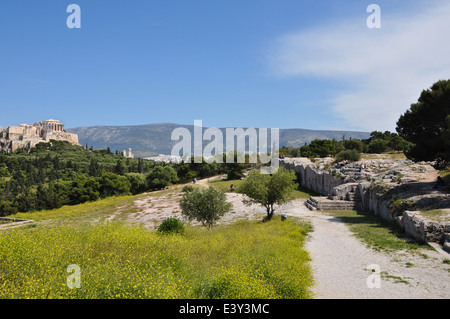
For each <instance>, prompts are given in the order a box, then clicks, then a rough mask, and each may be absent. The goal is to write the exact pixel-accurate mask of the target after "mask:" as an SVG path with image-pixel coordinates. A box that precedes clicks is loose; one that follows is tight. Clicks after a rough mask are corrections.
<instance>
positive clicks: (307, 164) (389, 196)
mask: <svg viewBox="0 0 450 319" xmlns="http://www.w3.org/2000/svg"><path fill="white" fill-rule="evenodd" d="M361 164H364V168H361ZM280 165H282V166H284V167H286V168H288V169H292V170H294V171H295V172H296V173H297V175H298V177H299V183H300V185H301V186H302V187H305V188H308V189H310V190H313V191H314V192H316V193H318V194H320V195H322V196H318V197H312V198H310V199H308V201H306V202H305V205H306V206H307V207H308V208H309V209H311V210H315V209H318V210H328V209H333V210H335V209H355V210H366V211H371V212H373V213H374V214H375V215H377V216H379V217H380V218H382V219H383V220H386V221H388V222H390V223H395V224H397V225H398V226H400V227H401V228H403V229H404V230H405V232H406V234H408V235H409V236H411V237H413V238H414V239H416V240H417V241H419V242H436V243H440V244H442V245H443V248H444V249H447V250H448V251H449V252H450V235H449V233H450V223H447V224H446V222H445V219H443V220H430V219H429V218H426V216H424V214H422V213H420V211H430V210H436V209H444V210H446V209H448V208H450V195H449V194H448V193H447V192H443V191H440V190H439V189H435V188H434V183H433V182H432V181H431V180H430V178H431V179H432V178H433V176H437V172H436V171H435V170H434V168H433V167H432V166H431V165H430V164H429V163H413V162H411V161H409V160H403V159H402V160H366V161H360V162H355V163H340V164H333V163H332V162H331V161H330V160H328V159H322V160H319V161H317V162H314V163H313V162H311V161H310V160H309V159H305V158H296V159H282V160H280ZM446 211H447V210H446ZM449 211H450V210H449ZM449 215H450V213H449Z"/></svg>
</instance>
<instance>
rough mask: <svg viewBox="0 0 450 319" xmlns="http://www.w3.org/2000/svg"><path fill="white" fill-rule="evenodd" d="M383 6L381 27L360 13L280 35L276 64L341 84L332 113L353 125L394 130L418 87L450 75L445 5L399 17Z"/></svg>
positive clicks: (279, 69)
mask: <svg viewBox="0 0 450 319" xmlns="http://www.w3.org/2000/svg"><path fill="white" fill-rule="evenodd" d="M381 10H382V15H381V19H382V27H381V29H369V28H367V26H366V25H365V19H364V18H365V17H359V20H354V21H341V22H336V23H334V24H330V25H327V26H322V27H317V28H315V29H311V30H306V31H305V30H301V31H299V32H294V33H291V34H287V35H284V36H282V37H280V38H279V39H277V41H276V42H275V46H274V50H273V52H272V55H271V58H270V60H271V66H272V67H273V71H274V72H275V74H276V75H278V76H281V77H299V76H301V77H303V78H305V77H315V78H324V79H327V80H330V79H331V80H334V81H336V82H339V83H343V84H345V87H346V90H345V91H342V92H341V93H339V94H337V95H336V96H334V98H332V100H331V101H330V106H331V111H332V112H333V115H334V116H336V117H340V118H342V119H344V121H345V123H346V125H348V126H349V127H351V128H358V129H365V130H392V131H393V130H394V129H395V122H396V121H397V119H398V117H399V116H400V114H402V113H404V111H405V110H406V109H408V108H409V106H410V104H411V103H414V102H416V101H417V98H418V97H419V95H420V93H421V91H422V90H423V89H426V88H428V87H430V86H431V85H432V84H433V83H434V82H436V81H437V80H439V79H449V78H450V41H449V36H448V34H449V31H450V4H445V5H444V4H442V3H440V5H435V6H433V7H430V8H428V9H426V10H421V12H418V13H414V14H411V13H408V14H404V15H403V16H401V17H400V16H395V15H390V14H389V12H386V11H383V7H381ZM368 15H369V14H367V16H368Z"/></svg>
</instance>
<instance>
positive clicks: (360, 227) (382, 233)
mask: <svg viewBox="0 0 450 319" xmlns="http://www.w3.org/2000/svg"><path fill="white" fill-rule="evenodd" d="M327 212H328V213H330V214H331V215H332V216H334V217H336V218H339V219H340V220H342V221H343V222H344V223H346V224H347V225H348V226H349V228H350V231H352V232H353V233H354V234H355V236H356V237H358V238H360V239H361V240H362V241H363V242H364V243H365V244H366V245H367V246H369V247H371V248H373V249H375V250H383V251H399V250H410V251H412V250H417V249H419V248H429V246H427V245H420V244H418V243H416V242H413V241H411V240H409V239H408V238H406V237H405V235H404V234H403V233H402V232H401V231H400V230H399V229H397V228H395V227H393V226H391V225H389V224H387V223H386V222H384V221H382V220H381V219H380V218H378V217H377V216H375V215H373V214H372V213H370V212H361V211H354V210H342V211H327Z"/></svg>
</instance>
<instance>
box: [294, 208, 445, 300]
mask: <svg viewBox="0 0 450 319" xmlns="http://www.w3.org/2000/svg"><path fill="white" fill-rule="evenodd" d="M298 204H300V203H298V202H297V203H295V204H294V205H293V206H296V208H295V209H292V210H290V212H289V215H291V216H297V217H302V218H305V219H306V220H309V221H311V222H312V225H313V228H314V231H313V232H312V233H311V234H310V237H309V239H308V241H307V244H306V249H307V250H308V251H309V253H310V256H311V259H312V261H311V265H312V268H313V273H314V276H315V287H314V291H313V292H314V295H315V296H314V298H326V299H336V298H339V299H362V298H371V299H401V298H408V299H410V298H450V272H449V269H450V267H449V266H448V265H447V264H444V263H443V261H444V259H450V254H441V253H439V252H437V251H432V250H423V251H421V253H422V254H411V253H408V252H397V253H395V254H387V253H384V252H379V251H375V250H373V249H370V248H368V247H367V246H366V245H364V244H363V243H362V242H361V241H360V240H359V239H357V238H356V237H355V236H354V235H353V234H352V233H351V232H350V231H349V229H348V228H347V226H346V225H345V224H344V223H343V222H341V221H340V220H339V219H337V218H334V217H331V216H328V215H326V214H323V213H321V212H318V211H314V212H312V211H309V210H307V209H306V208H303V207H302V206H303V205H302V206H299V205H298ZM424 256H427V258H425V257H424ZM373 265H376V266H373ZM369 266H372V268H371V269H373V270H374V271H375V272H373V271H370V270H368V267H369ZM376 278H379V286H377V285H376V283H377V282H376ZM368 279H369V285H368ZM370 287H372V288H370Z"/></svg>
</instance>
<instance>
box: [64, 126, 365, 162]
mask: <svg viewBox="0 0 450 319" xmlns="http://www.w3.org/2000/svg"><path fill="white" fill-rule="evenodd" d="M179 127H183V128H186V129H188V130H189V131H190V132H191V135H192V138H193V136H194V133H193V132H194V126H193V125H183V124H175V123H159V124H146V125H134V126H91V127H76V128H71V129H66V131H67V132H69V133H75V134H78V138H79V142H80V144H81V145H88V147H91V146H92V147H94V149H106V148H107V147H109V148H110V149H111V150H112V151H113V152H114V151H116V150H118V151H122V150H128V148H131V149H132V150H133V154H134V155H135V156H137V157H142V158H144V157H150V156H153V155H157V154H166V155H169V154H170V153H171V150H172V147H173V146H174V145H175V144H176V143H177V142H178V141H172V140H171V135H172V131H173V130H174V129H176V128H179ZM206 129H207V128H206V127H203V130H206ZM221 130H222V132H223V133H224V132H225V128H221ZM268 131H270V130H268ZM224 136H225V134H224ZM343 136H345V138H347V139H348V138H355V139H365V138H368V137H369V136H370V133H368V132H355V131H320V130H307V129H297V128H294V129H280V147H282V146H293V147H300V146H303V145H304V144H305V143H310V142H311V141H312V140H315V139H336V140H341V139H342V137H343ZM204 143H205V145H206V144H208V143H210V142H209V141H205V142H204Z"/></svg>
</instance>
